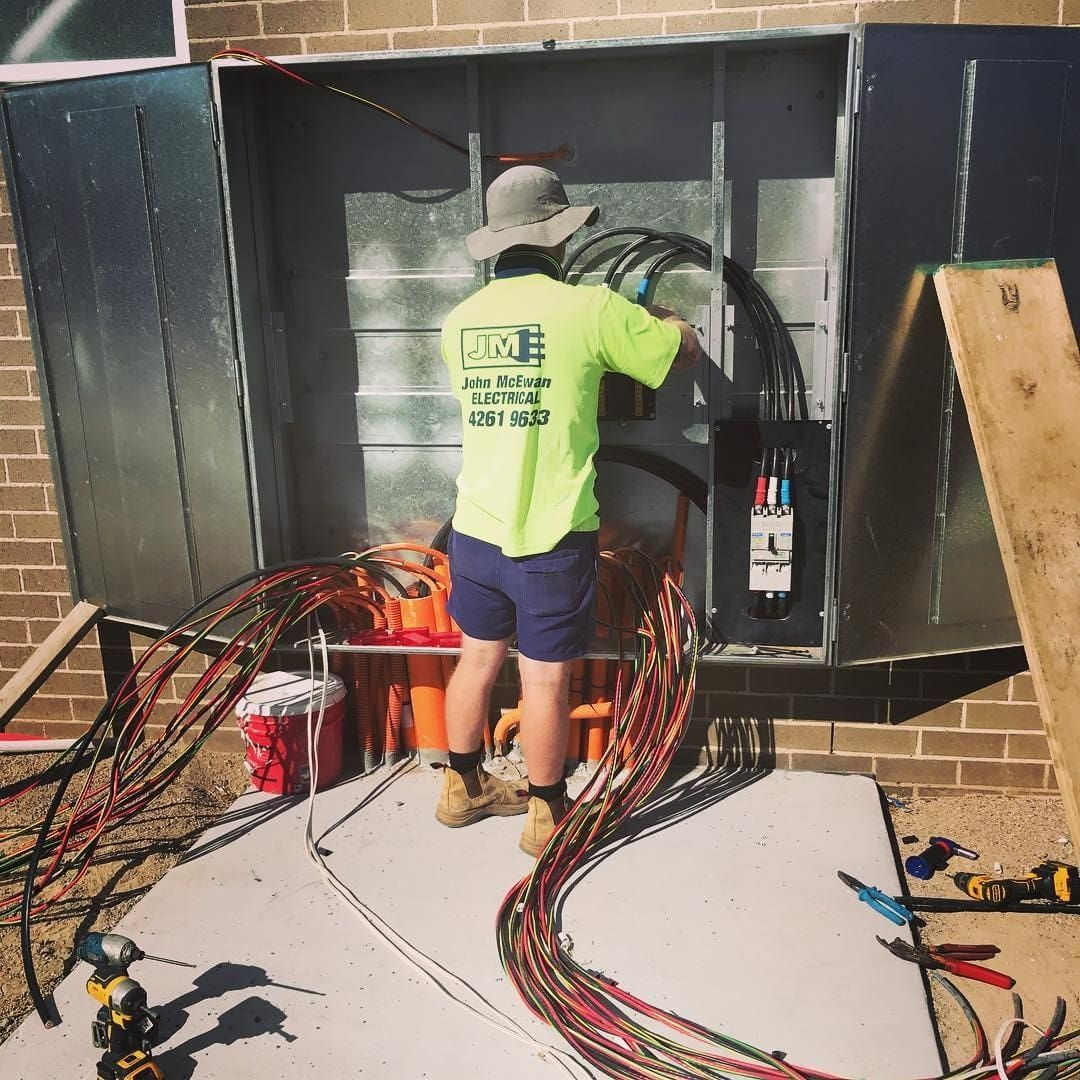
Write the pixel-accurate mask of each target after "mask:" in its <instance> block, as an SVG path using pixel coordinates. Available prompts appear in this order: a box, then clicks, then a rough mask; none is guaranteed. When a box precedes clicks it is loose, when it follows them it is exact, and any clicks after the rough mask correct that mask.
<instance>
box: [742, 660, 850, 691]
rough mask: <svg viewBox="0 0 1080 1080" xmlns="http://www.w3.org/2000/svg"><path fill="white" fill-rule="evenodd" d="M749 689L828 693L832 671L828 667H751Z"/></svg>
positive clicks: (830, 687) (830, 688) (830, 689)
mask: <svg viewBox="0 0 1080 1080" xmlns="http://www.w3.org/2000/svg"><path fill="white" fill-rule="evenodd" d="M750 689H751V690H754V691H761V692H763V693H766V694H828V693H830V692H831V691H832V672H831V671H829V669H828V668H797V667H768V668H760V667H759V668H751V669H750Z"/></svg>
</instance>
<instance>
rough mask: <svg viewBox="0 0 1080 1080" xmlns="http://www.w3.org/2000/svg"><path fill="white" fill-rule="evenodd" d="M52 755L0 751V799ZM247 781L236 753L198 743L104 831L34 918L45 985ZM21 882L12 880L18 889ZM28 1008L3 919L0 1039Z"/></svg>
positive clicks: (35, 801)
mask: <svg viewBox="0 0 1080 1080" xmlns="http://www.w3.org/2000/svg"><path fill="white" fill-rule="evenodd" d="M50 760H51V758H50V755H48V754H5V755H0V802H2V801H3V800H4V799H5V798H6V797H8V796H10V795H11V794H12V793H13V792H14V791H16V790H18V788H19V787H20V786H21V785H22V784H23V783H24V782H25V780H26V779H27V778H29V777H32V776H34V775H36V774H37V773H38V772H39V771H40V770H41V769H42V768H43V767H44V766H47V765H48V763H49V761H50ZM247 785H248V775H247V773H246V772H245V771H244V768H243V762H242V759H241V756H240V755H239V754H220V753H213V752H210V751H207V750H203V751H201V752H200V753H199V754H198V755H197V756H196V757H195V758H194V759H193V760H192V761H191V763H190V764H189V765H188V766H187V768H185V769H184V771H183V772H182V773H181V774H180V776H179V778H178V779H177V780H176V781H175V782H174V783H173V784H172V785H171V786H170V787H169V788H168V789H167V790H166V791H165V792H164V793H163V794H162V795H161V796H160V797H159V798H158V800H157V802H155V803H153V804H152V805H151V806H149V807H147V808H146V810H144V811H143V812H142V813H140V814H139V815H138V816H137V817H135V818H133V819H132V820H131V822H129V823H126V824H125V825H123V826H122V827H120V828H119V829H117V830H116V831H115V832H113V833H110V834H109V836H108V838H107V839H106V840H105V841H104V842H103V844H102V845H101V847H100V848H99V849H98V854H97V857H96V858H95V861H94V863H93V865H92V867H91V869H90V871H89V872H88V873H87V875H86V876H85V877H84V878H83V880H82V881H81V882H80V883H79V885H78V886H77V887H76V888H75V889H74V890H72V892H71V893H70V894H68V897H65V898H64V899H63V900H61V901H59V902H58V903H57V905H56V906H55V908H54V909H53V910H52V911H51V912H49V913H48V914H47V915H46V916H45V917H44V918H42V919H41V920H39V921H37V922H35V924H34V926H35V929H34V935H33V936H34V959H35V964H36V968H37V974H38V979H39V980H40V982H41V987H42V990H43V991H45V992H46V993H47V992H48V991H50V990H51V989H52V988H53V987H54V986H55V985H56V984H57V983H58V982H59V981H60V980H61V979H62V978H63V977H64V975H65V974H67V972H68V971H69V970H70V969H71V967H72V966H73V963H74V961H73V960H72V956H71V953H72V948H73V943H74V940H75V938H76V937H77V936H81V935H82V934H84V933H86V932H88V931H90V930H109V929H111V928H112V926H113V925H114V924H115V923H116V922H117V921H118V920H119V919H120V918H121V916H123V914H124V913H125V912H126V911H127V910H128V909H129V908H131V907H132V906H133V905H134V904H135V902H136V901H137V900H138V899H139V898H140V897H141V896H142V895H143V894H144V893H145V892H146V891H147V890H148V889H149V888H150V886H151V885H153V884H154V882H156V881H157V880H158V879H159V878H161V877H162V876H163V875H164V874H165V872H166V871H167V870H169V868H170V867H172V866H173V865H175V863H176V862H177V861H178V860H179V858H180V856H181V855H182V854H183V852H184V851H186V850H187V848H188V847H190V846H191V844H192V843H193V842H194V841H195V839H196V838H197V837H198V836H199V834H200V833H201V832H202V831H203V830H204V829H205V828H206V827H207V826H208V825H209V824H210V823H211V822H212V821H214V820H215V819H216V818H217V817H218V816H220V815H221V814H222V813H223V812H224V811H225V809H226V808H227V807H228V806H229V805H230V804H231V803H232V801H233V800H234V799H235V798H236V796H237V795H239V794H240V792H242V791H243V790H244V789H245V788H246V787H247ZM53 790H54V787H53V786H52V785H47V786H43V787H42V788H41V789H38V790H35V791H33V792H29V793H28V794H27V795H25V796H23V798H21V799H19V800H18V801H17V802H15V803H13V804H11V805H9V806H4V807H0V830H7V829H10V828H11V827H12V826H18V825H25V824H29V823H31V822H33V821H35V820H37V819H38V818H39V817H40V816H41V815H42V814H43V813H44V811H45V809H46V808H47V806H48V804H49V800H50V799H51V797H52V792H53ZM75 790H78V785H76V786H75ZM25 842H26V841H25V840H22V841H19V842H18V843H25ZM13 846H17V845H13V844H11V843H9V844H4V843H3V842H2V840H0V851H4V850H11V848H12V847H13ZM19 887H20V886H19V884H18V883H15V888H16V889H17V888H19ZM11 892H12V882H11V881H10V880H7V881H0V893H2V895H3V896H7V895H9V894H10V893H11ZM30 1007H31V1006H30V999H29V995H28V994H27V993H26V989H25V986H24V979H23V970H22V961H21V954H20V951H19V930H18V927H17V926H7V925H2V926H0V1042H3V1040H4V1039H5V1038H6V1037H7V1035H8V1034H10V1032H11V1031H13V1030H14V1028H15V1027H16V1026H17V1025H18V1023H19V1021H20V1019H21V1018H22V1017H23V1016H25V1015H26V1013H27V1012H28V1011H29V1010H30ZM87 1007H88V1009H89V999H88V1006H87ZM89 1015H90V1013H89V1012H87V1016H88V1017H89ZM87 1037H89V1036H87Z"/></svg>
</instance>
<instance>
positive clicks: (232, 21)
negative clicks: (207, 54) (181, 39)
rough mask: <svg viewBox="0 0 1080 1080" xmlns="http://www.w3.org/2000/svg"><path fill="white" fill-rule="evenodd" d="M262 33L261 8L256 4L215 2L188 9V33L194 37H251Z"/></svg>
mask: <svg viewBox="0 0 1080 1080" xmlns="http://www.w3.org/2000/svg"><path fill="white" fill-rule="evenodd" d="M260 33H262V28H261V27H260V26H259V9H258V8H257V7H256V6H255V5H254V4H214V5H212V6H210V7H194V8H193V7H189V8H188V10H187V34H188V37H189V38H192V39H196V38H233V37H249V36H250V35H252V34H260Z"/></svg>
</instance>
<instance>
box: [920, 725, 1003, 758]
mask: <svg viewBox="0 0 1080 1080" xmlns="http://www.w3.org/2000/svg"><path fill="white" fill-rule="evenodd" d="M922 753H923V755H924V756H926V757H961V758H1001V757H1004V756H1005V736H1004V735H991V734H987V733H983V732H978V731H963V730H962V731H924V732H923V733H922Z"/></svg>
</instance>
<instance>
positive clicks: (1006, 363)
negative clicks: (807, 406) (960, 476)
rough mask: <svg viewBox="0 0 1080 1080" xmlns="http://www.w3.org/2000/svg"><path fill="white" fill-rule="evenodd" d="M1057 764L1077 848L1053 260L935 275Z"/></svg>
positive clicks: (1076, 541)
mask: <svg viewBox="0 0 1080 1080" xmlns="http://www.w3.org/2000/svg"><path fill="white" fill-rule="evenodd" d="M934 284H935V285H936V286H937V292H938V298H939V300H940V301H941V309H942V312H943V313H944V316H945V327H946V329H947V331H948V334H949V342H950V344H951V345H952V352H953V358H954V360H955V363H956V373H957V376H958V379H959V382H960V388H961V390H962V391H963V394H964V401H965V403H966V405H967V411H968V417H969V419H970V421H971V431H972V435H973V436H974V439H975V449H976V451H977V452H978V456H979V464H980V466H981V469H982V475H983V481H984V483H985V485H986V494H987V497H988V500H989V503H990V512H991V515H992V517H993V520H994V528H995V530H996V532H997V538H998V544H999V545H1000V547H1001V554H1002V557H1003V559H1004V562H1005V573H1006V575H1007V577H1008V580H1009V590H1010V592H1011V593H1012V599H1013V604H1014V606H1015V608H1016V615H1017V618H1018V620H1019V623H1020V632H1021V634H1022V635H1023V639H1024V645H1025V647H1026V649H1027V657H1028V663H1029V664H1030V666H1031V674H1032V678H1033V680H1034V683H1035V695H1036V697H1037V698H1038V701H1039V707H1040V710H1041V712H1042V717H1043V723H1044V725H1045V727H1046V736H1047V739H1048V741H1049V743H1050V753H1051V757H1052V758H1053V762H1054V768H1055V770H1056V772H1057V779H1058V785H1059V786H1060V788H1061V794H1062V798H1063V799H1064V801H1065V811H1066V814H1067V817H1068V821H1069V829H1070V831H1071V832H1072V840H1073V845H1074V850H1076V848H1078V847H1080V422H1078V418H1080V352H1078V351H1077V346H1076V335H1075V333H1074V331H1073V325H1072V321H1071V320H1070V318H1069V312H1068V309H1067V307H1066V305H1065V296H1064V294H1063V292H1062V289H1061V281H1060V279H1059V277H1058V272H1057V266H1056V265H1055V263H1054V262H1053V260H1039V261H1036V262H1023V263H971V264H968V265H964V264H960V265H955V266H943V267H942V268H941V269H940V270H938V271H937V273H936V274H935V275H934Z"/></svg>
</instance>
